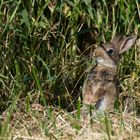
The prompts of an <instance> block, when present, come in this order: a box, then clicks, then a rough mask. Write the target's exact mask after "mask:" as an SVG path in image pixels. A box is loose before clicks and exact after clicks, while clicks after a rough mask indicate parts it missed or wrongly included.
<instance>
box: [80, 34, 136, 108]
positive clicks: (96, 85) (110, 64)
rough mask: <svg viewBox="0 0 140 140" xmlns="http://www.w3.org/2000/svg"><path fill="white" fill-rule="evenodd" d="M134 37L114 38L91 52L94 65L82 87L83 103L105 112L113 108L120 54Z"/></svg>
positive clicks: (133, 41)
mask: <svg viewBox="0 0 140 140" xmlns="http://www.w3.org/2000/svg"><path fill="white" fill-rule="evenodd" d="M135 40H136V37H135V36H128V37H126V36H123V35H117V36H115V37H114V38H113V39H112V40H111V41H110V43H107V44H103V45H102V46H100V47H97V48H96V49H95V50H94V52H93V57H94V58H95V60H96V65H95V66H93V67H91V69H90V72H88V74H87V78H86V80H85V82H84V86H83V103H84V104H87V105H94V106H95V109H96V110H101V111H106V110H111V109H113V107H114V102H115V99H116V97H117V95H118V94H119V90H118V89H119V88H118V81H117V66H118V63H119V61H120V54H121V53H123V52H125V51H127V50H128V49H130V48H131V47H132V46H133V45H134V43H135Z"/></svg>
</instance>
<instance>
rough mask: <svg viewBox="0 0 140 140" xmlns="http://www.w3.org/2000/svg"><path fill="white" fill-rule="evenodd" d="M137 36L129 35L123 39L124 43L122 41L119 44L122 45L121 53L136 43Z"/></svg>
mask: <svg viewBox="0 0 140 140" xmlns="http://www.w3.org/2000/svg"><path fill="white" fill-rule="evenodd" d="M136 38H137V37H136V36H134V35H133V36H128V37H126V38H125V39H124V40H123V41H122V43H121V45H120V46H119V47H120V50H119V53H120V54H121V53H123V52H125V51H127V50H129V49H130V48H131V47H132V46H133V45H134V43H135V41H136Z"/></svg>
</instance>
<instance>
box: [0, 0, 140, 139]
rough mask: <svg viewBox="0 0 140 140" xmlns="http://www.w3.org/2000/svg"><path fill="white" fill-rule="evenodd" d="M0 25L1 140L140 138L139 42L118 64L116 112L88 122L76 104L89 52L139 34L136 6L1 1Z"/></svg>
mask: <svg viewBox="0 0 140 140" xmlns="http://www.w3.org/2000/svg"><path fill="white" fill-rule="evenodd" d="M0 19H1V20H0V52H1V55H0V139H8V137H13V136H14V137H16V136H17V137H20V138H23V139H26V138H28V137H36V136H37V135H38V136H39V137H40V138H42V139H43V138H44V139H45V137H48V138H52V139H61V138H62V139H63V138H64V139H78V138H79V139H80V138H81V139H82V138H84V137H86V138H87V139H90V138H91V137H97V139H113V138H116V139H120V138H121V136H122V137H123V138H126V139H134V138H136V137H140V136H139V131H140V128H139V123H140V119H139V114H140V109H139V108H140V88H139V87H140V84H139V83H140V54H139V52H140V49H139V45H140V43H137V44H136V45H135V46H134V47H133V49H131V50H130V51H129V52H126V53H125V54H124V55H123V57H122V61H121V63H120V66H119V77H120V86H121V89H122V92H121V94H120V98H119V102H120V103H119V104H120V106H119V110H116V111H115V112H114V113H113V114H105V115H101V116H100V115H99V117H96V118H94V119H92V121H91V120H90V119H89V118H88V117H87V118H86V119H85V118H82V116H81V114H80V108H81V106H80V103H79V102H78V103H77V99H79V98H80V96H81V90H82V86H83V81H84V79H85V76H86V72H87V71H88V68H89V67H90V65H91V63H92V62H91V61H90V54H91V52H92V51H93V50H94V47H95V46H96V45H100V44H101V43H102V42H107V41H109V40H110V39H111V38H112V37H113V36H114V35H115V34H119V33H121V34H125V35H128V34H136V35H139V33H140V22H139V20H140V3H139V2H138V0H127V1H125V0H119V1H113V0H111V1H107V0H101V1H98V0H94V1H92V0H82V1H80V0H41V1H39V0H29V1H26V0H1V1H0ZM75 109H77V112H69V111H73V110H75ZM89 114H90V112H89ZM85 133H86V134H88V135H85ZM33 139H34V138H33Z"/></svg>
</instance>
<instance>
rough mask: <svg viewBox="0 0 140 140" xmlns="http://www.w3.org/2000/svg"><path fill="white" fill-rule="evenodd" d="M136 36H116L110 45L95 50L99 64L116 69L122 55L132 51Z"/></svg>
mask: <svg viewBox="0 0 140 140" xmlns="http://www.w3.org/2000/svg"><path fill="white" fill-rule="evenodd" d="M135 40H136V36H134V35H133V36H132V35H131V36H128V37H126V36H123V35H117V36H115V37H114V38H113V39H112V40H111V41H110V43H106V44H103V45H102V46H101V47H97V48H96V49H95V50H94V53H93V56H94V58H95V59H96V61H97V63H98V64H101V65H104V66H107V67H112V68H116V67H117V64H118V62H119V60H120V54H122V53H123V52H125V51H127V50H128V49H130V48H131V47H132V46H133V44H134V43H135Z"/></svg>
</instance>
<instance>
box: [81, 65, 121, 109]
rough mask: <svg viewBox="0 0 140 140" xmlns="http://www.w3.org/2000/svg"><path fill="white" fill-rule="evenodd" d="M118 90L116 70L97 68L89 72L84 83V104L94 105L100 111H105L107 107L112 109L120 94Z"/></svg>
mask: <svg viewBox="0 0 140 140" xmlns="http://www.w3.org/2000/svg"><path fill="white" fill-rule="evenodd" d="M117 90H118V82H117V75H116V73H114V70H112V69H110V70H108V69H105V68H103V69H100V68H98V67H95V68H93V69H92V70H91V71H90V72H89V74H88V75H87V79H86V81H85V83H84V88H83V93H84V96H83V102H84V104H88V105H94V106H95V108H96V109H98V110H105V108H106V107H108V108H109V109H111V108H112V107H113V106H114V102H115V97H116V96H117V94H118V91H117ZM109 106H110V107H109Z"/></svg>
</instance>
